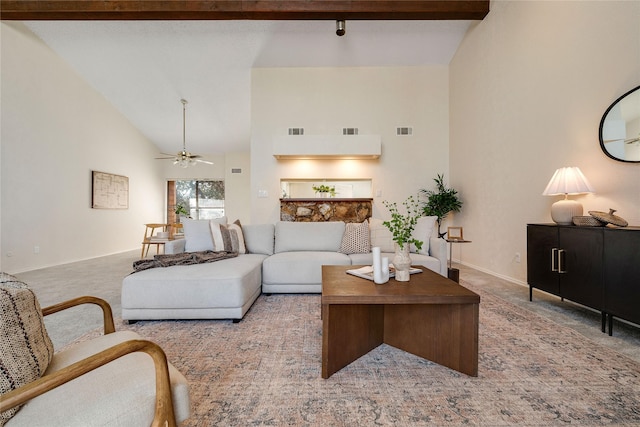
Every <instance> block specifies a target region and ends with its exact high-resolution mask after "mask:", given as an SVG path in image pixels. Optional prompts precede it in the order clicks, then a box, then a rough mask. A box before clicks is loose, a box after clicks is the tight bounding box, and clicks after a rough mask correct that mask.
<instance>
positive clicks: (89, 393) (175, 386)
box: [7, 331, 190, 427]
mask: <svg viewBox="0 0 640 427" xmlns="http://www.w3.org/2000/svg"><path fill="white" fill-rule="evenodd" d="M136 339H140V336H139V335H138V334H136V333H135V332H132V331H119V332H115V333H112V334H107V335H102V336H99V337H96V338H92V339H91V340H88V341H83V342H81V343H78V344H73V345H71V346H68V347H67V348H65V349H63V350H61V351H59V352H57V353H56V354H55V356H54V358H53V361H52V362H51V364H50V366H49V368H48V369H47V372H46V374H47V375H49V374H52V373H53V372H56V371H59V370H60V369H62V368H65V367H67V366H69V365H71V364H73V363H75V362H78V361H80V360H83V359H85V358H87V357H89V356H91V355H93V354H95V353H98V352H100V351H102V350H106V349H108V348H110V347H113V346H114V345H116V344H119V343H123V342H125V341H129V340H136ZM168 366H169V377H170V381H171V396H172V399H173V407H174V412H175V416H176V420H177V421H178V422H181V421H183V420H185V419H186V418H187V417H188V416H189V411H190V402H189V390H188V383H187V380H186V379H185V377H184V376H183V375H182V374H181V373H180V372H179V371H178V370H177V369H176V368H175V367H173V365H171V364H169V365H168ZM155 395H156V389H155V374H154V364H153V360H152V359H151V357H149V355H147V354H144V353H139V352H138V353H132V354H128V355H126V356H123V357H121V358H119V359H117V360H114V361H113V362H110V363H108V364H105V365H104V366H101V367H100V368H98V369H96V370H94V371H91V372H90V373H89V374H86V375H82V376H80V377H78V378H76V379H74V380H73V381H70V382H68V383H66V384H63V385H61V386H59V387H57V388H55V389H53V390H51V391H49V392H47V393H45V394H43V395H41V396H38V397H36V398H34V399H32V400H30V401H29V402H27V403H26V404H25V405H24V406H22V408H21V409H20V411H19V412H18V413H17V414H16V416H15V417H14V418H13V419H11V421H10V422H9V423H8V424H7V427H17V426H29V427H36V426H42V427H44V426H56V425H59V426H62V425H64V426H66V427H72V426H74V427H81V426H89V425H105V426H106V425H109V426H142V425H150V420H151V419H153V408H154V401H155ZM45 414H46V415H45Z"/></svg>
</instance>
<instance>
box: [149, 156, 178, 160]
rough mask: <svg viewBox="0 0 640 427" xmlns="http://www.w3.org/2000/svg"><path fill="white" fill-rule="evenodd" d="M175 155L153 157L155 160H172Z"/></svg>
mask: <svg viewBox="0 0 640 427" xmlns="http://www.w3.org/2000/svg"><path fill="white" fill-rule="evenodd" d="M175 158H176V156H171V157H154V159H156V160H173V159H175Z"/></svg>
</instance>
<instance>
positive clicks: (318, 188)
mask: <svg viewBox="0 0 640 427" xmlns="http://www.w3.org/2000/svg"><path fill="white" fill-rule="evenodd" d="M311 188H313V191H315V192H316V194H317V193H320V197H327V195H329V196H331V197H335V195H336V187H335V186H332V187H329V186H328V185H324V184H321V185H314V186H312V187H311Z"/></svg>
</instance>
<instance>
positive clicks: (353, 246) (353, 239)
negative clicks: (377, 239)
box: [338, 220, 371, 255]
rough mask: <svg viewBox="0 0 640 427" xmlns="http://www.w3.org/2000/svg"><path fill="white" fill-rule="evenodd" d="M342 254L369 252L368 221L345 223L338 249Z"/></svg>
mask: <svg viewBox="0 0 640 427" xmlns="http://www.w3.org/2000/svg"><path fill="white" fill-rule="evenodd" d="M338 252H340V253H343V254H347V255H349V254H368V253H369V252H371V238H370V237H369V223H368V222H367V220H364V222H360V223H357V222H348V223H346V224H345V230H344V235H343V236H342V243H341V244H340V250H339V251H338Z"/></svg>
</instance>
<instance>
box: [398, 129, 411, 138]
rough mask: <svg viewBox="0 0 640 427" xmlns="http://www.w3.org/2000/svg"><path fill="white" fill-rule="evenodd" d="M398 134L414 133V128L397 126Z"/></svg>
mask: <svg viewBox="0 0 640 427" xmlns="http://www.w3.org/2000/svg"><path fill="white" fill-rule="evenodd" d="M396 135H398V136H411V135H413V128H412V127H401V128H396Z"/></svg>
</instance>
